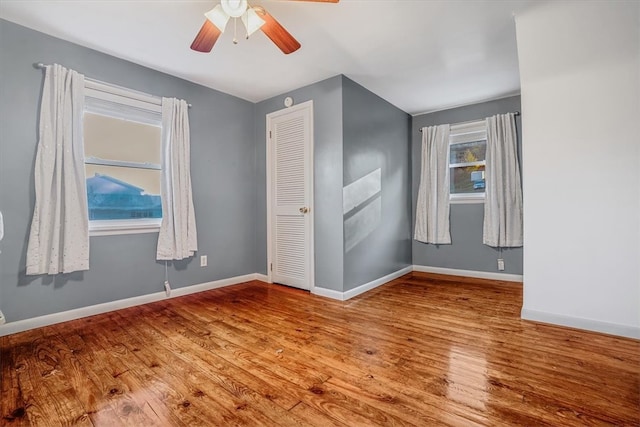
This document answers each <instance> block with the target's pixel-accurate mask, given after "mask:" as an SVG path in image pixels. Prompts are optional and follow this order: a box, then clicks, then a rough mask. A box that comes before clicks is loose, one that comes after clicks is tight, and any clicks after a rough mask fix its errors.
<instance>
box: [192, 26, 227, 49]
mask: <svg viewBox="0 0 640 427" xmlns="http://www.w3.org/2000/svg"><path fill="white" fill-rule="evenodd" d="M220 34H222V31H220V30H219V29H218V27H216V26H215V25H213V24H212V23H211V21H209V20H208V19H207V20H205V21H204V24H202V28H200V31H198V35H197V36H196V38H195V39H194V40H193V43H191V49H193V50H195V51H198V52H204V53H207V52H211V49H213V45H214V44H216V41H218V37H220Z"/></svg>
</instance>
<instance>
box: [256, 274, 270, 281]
mask: <svg viewBox="0 0 640 427" xmlns="http://www.w3.org/2000/svg"><path fill="white" fill-rule="evenodd" d="M255 276H256V278H255V280H260V281H261V282H265V283H269V276H267V275H266V274H260V273H256V274H255Z"/></svg>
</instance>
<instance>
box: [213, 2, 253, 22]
mask: <svg viewBox="0 0 640 427" xmlns="http://www.w3.org/2000/svg"><path fill="white" fill-rule="evenodd" d="M220 5H221V6H222V9H223V10H224V11H225V12H226V13H227V15H229V16H231V17H232V18H239V17H241V16H242V14H243V13H244V12H245V11H246V10H247V0H220Z"/></svg>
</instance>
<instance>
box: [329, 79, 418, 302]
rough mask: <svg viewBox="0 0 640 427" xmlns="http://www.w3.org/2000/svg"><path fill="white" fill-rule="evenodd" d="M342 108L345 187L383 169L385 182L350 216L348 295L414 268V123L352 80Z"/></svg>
mask: <svg viewBox="0 0 640 427" xmlns="http://www.w3.org/2000/svg"><path fill="white" fill-rule="evenodd" d="M342 102H343V104H342V117H343V120H342V123H343V174H344V178H343V181H344V186H345V187H346V186H348V185H349V184H351V183H353V182H354V181H357V180H359V179H362V178H363V177H366V176H367V175H368V174H370V173H372V171H375V170H376V169H378V168H379V169H381V177H382V182H381V184H382V185H381V190H380V192H379V193H378V194H376V195H373V196H370V197H369V198H368V199H367V200H363V201H362V203H361V204H360V205H359V206H357V207H356V208H354V209H352V210H350V212H348V213H346V214H345V216H344V227H345V231H344V233H345V254H344V290H345V291H347V290H349V289H353V288H355V287H357V286H359V285H362V284H364V283H368V282H371V281H372V280H375V279H378V278H380V277H383V276H386V275H387V274H390V273H393V272H395V271H398V270H400V269H402V268H404V267H406V266H408V265H410V264H411V184H410V183H411V164H410V156H411V139H410V137H409V135H410V128H411V117H410V116H409V115H408V114H407V113H405V112H404V111H402V110H400V109H398V108H396V107H394V106H393V105H391V104H389V103H388V102H387V101H385V100H384V99H382V98H380V97H379V96H377V95H375V94H374V93H372V92H370V91H369V90H367V89H365V88H363V87H362V86H360V85H359V84H357V83H355V82H354V81H352V80H350V79H348V78H346V77H343V79H342ZM365 179H366V178H365ZM365 194H368V193H365ZM349 236H354V237H355V240H352V241H347V240H349V239H348V237H349ZM356 241H357V244H355V242H356Z"/></svg>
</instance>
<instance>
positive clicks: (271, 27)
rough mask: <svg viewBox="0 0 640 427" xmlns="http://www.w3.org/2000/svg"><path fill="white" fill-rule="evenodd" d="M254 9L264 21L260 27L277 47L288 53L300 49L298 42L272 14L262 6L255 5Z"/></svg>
mask: <svg viewBox="0 0 640 427" xmlns="http://www.w3.org/2000/svg"><path fill="white" fill-rule="evenodd" d="M254 10H255V11H256V13H257V14H258V16H260V17H261V18H262V19H264V21H265V23H264V25H263V26H262V27H260V29H261V30H262V32H263V33H265V35H266V36H267V37H269V38H270V39H271V41H272V42H273V43H275V45H276V46H278V48H280V50H281V51H282V52H283V53H284V54H285V55H288V54H290V53H292V52H295V51H296V50H298V49H300V43H299V42H298V40H296V39H295V38H294V37H293V36H292V35H291V34H289V32H288V31H287V30H285V29H284V27H283V26H282V25H280V23H279V22H278V21H276V20H275V18H274V17H273V16H271V14H270V13H269V12H267V11H266V10H264V8H263V7H259V6H258V7H255V8H254Z"/></svg>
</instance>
